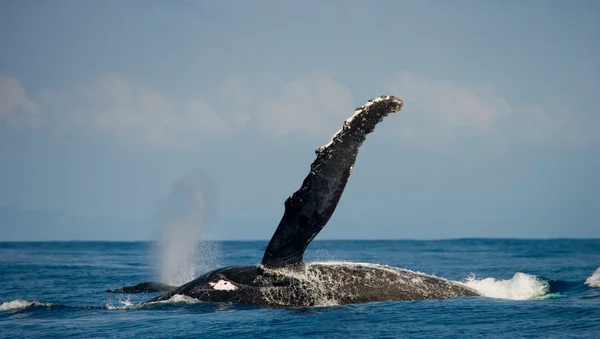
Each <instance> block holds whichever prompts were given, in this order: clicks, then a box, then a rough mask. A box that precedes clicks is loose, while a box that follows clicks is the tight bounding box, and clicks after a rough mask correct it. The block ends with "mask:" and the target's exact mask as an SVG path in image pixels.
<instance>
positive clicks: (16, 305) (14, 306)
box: [0, 299, 52, 311]
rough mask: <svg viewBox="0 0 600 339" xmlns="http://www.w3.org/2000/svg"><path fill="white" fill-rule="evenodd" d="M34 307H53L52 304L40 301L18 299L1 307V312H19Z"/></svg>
mask: <svg viewBox="0 0 600 339" xmlns="http://www.w3.org/2000/svg"><path fill="white" fill-rule="evenodd" d="M32 306H41V307H51V306H52V304H50V303H43V302H40V301H27V300H22V299H17V300H13V301H7V302H4V303H2V305H0V311H18V310H22V309H26V308H28V307H32Z"/></svg>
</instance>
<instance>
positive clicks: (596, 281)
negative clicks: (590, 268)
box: [585, 267, 600, 287]
mask: <svg viewBox="0 0 600 339" xmlns="http://www.w3.org/2000/svg"><path fill="white" fill-rule="evenodd" d="M585 284H586V285H588V286H589V287H600V267H598V268H597V269H596V271H595V272H594V274H592V275H591V276H590V277H589V278H587V279H586V280H585Z"/></svg>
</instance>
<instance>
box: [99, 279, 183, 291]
mask: <svg viewBox="0 0 600 339" xmlns="http://www.w3.org/2000/svg"><path fill="white" fill-rule="evenodd" d="M176 288H177V287H176V286H171V285H167V284H163V283H159V282H153V281H149V282H143V283H139V284H137V285H134V286H123V287H121V288H117V289H114V290H106V292H107V293H152V292H169V291H172V290H174V289H176Z"/></svg>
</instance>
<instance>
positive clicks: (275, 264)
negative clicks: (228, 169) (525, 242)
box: [109, 95, 480, 307]
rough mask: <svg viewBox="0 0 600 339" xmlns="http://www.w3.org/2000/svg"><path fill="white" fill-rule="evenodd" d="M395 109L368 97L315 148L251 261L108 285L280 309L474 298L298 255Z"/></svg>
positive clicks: (396, 274) (461, 290) (450, 287)
mask: <svg viewBox="0 0 600 339" xmlns="http://www.w3.org/2000/svg"><path fill="white" fill-rule="evenodd" d="M402 107H403V102H402V100H400V99H398V98H397V97H395V96H385V95H384V96H380V97H377V98H375V99H371V100H369V101H368V102H367V103H366V104H364V105H363V106H361V107H358V108H357V109H356V110H355V111H354V114H353V115H352V116H350V117H349V118H348V119H346V120H345V121H344V122H343V125H342V128H341V129H340V130H339V131H337V132H336V133H335V134H334V135H333V136H332V138H331V140H330V141H329V142H328V143H327V144H325V145H323V146H321V147H319V148H317V149H316V150H315V153H316V159H315V160H314V161H313V163H312V164H311V166H310V171H309V173H308V175H307V176H306V178H305V179H304V181H303V182H302V185H301V187H300V188H299V189H298V190H297V191H296V192H294V193H293V194H292V195H291V196H289V197H288V198H287V199H286V200H285V203H284V207H285V210H284V213H283V216H282V218H281V221H280V222H279V225H278V226H277V228H276V230H275V233H274V234H273V236H272V238H271V240H270V241H269V243H268V245H267V247H266V250H265V252H264V255H263V258H262V260H261V262H260V263H259V264H257V265H254V266H229V267H223V268H219V269H216V270H213V271H210V272H207V273H205V274H203V275H201V276H199V277H198V278H196V279H194V280H192V281H190V282H188V283H185V284H183V285H181V286H178V287H174V286H170V285H165V284H160V283H152V282H149V283H141V284H138V285H135V286H126V287H123V288H121V289H116V290H109V291H110V292H117V293H118V292H122V293H136V292H150V291H154V292H159V291H161V292H165V293H164V294H162V295H159V296H157V297H155V298H152V299H150V300H148V301H147V303H152V302H158V301H166V300H169V299H171V298H173V297H174V296H176V295H182V296H186V297H189V298H193V299H197V300H199V301H205V302H219V303H236V304H256V305H269V306H282V307H309V306H320V305H343V304H356V303H366V302H378V301H402V300H425V299H447V298H456V297H470V296H473V297H474V296H480V294H479V293H478V292H477V291H475V290H473V289H472V288H470V287H468V286H466V285H464V284H462V283H460V282H456V281H451V280H447V279H444V278H440V277H435V276H432V275H427V274H424V273H420V272H414V271H411V270H408V269H402V268H396V267H391V266H386V265H379V264H369V263H352V262H314V263H305V262H304V260H303V257H304V253H305V251H306V248H307V246H308V245H309V244H310V242H311V241H312V240H313V239H314V238H315V237H316V236H317V234H318V233H319V232H320V231H321V230H322V229H323V228H324V227H325V225H326V224H327V222H328V221H329V219H330V218H331V216H332V215H333V213H334V211H335V209H336V207H337V205H338V202H339V201H340V198H341V196H342V193H343V191H344V188H345V187H346V184H347V182H348V179H349V177H350V174H351V172H352V169H353V167H354V164H355V161H356V158H357V155H358V151H359V148H360V147H361V145H362V144H363V142H364V141H365V140H366V137H367V135H368V134H370V133H372V132H373V131H374V130H375V126H376V125H377V124H379V123H380V122H381V121H383V119H384V118H385V117H387V116H388V115H389V114H390V113H394V112H398V111H400V110H401V109H402Z"/></svg>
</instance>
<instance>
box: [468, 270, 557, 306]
mask: <svg viewBox="0 0 600 339" xmlns="http://www.w3.org/2000/svg"><path fill="white" fill-rule="evenodd" d="M463 284H465V285H466V286H469V287H471V288H472V289H474V290H476V291H477V292H479V293H481V295H483V296H484V297H489V298H498V299H510V300H532V299H545V298H549V297H552V296H553V295H552V294H550V284H549V283H548V281H547V280H544V279H542V278H539V277H537V276H535V275H531V274H526V273H521V272H517V273H515V275H514V276H513V277H512V278H511V279H505V280H501V279H495V278H485V279H477V278H475V274H473V273H471V275H470V276H469V277H468V278H467V279H466V281H465V282H463Z"/></svg>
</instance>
